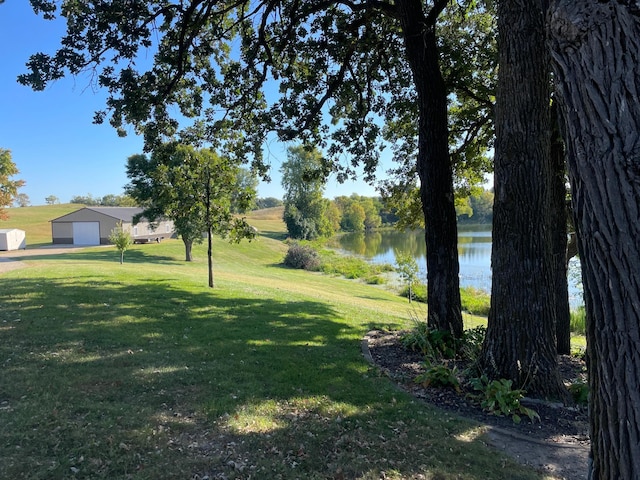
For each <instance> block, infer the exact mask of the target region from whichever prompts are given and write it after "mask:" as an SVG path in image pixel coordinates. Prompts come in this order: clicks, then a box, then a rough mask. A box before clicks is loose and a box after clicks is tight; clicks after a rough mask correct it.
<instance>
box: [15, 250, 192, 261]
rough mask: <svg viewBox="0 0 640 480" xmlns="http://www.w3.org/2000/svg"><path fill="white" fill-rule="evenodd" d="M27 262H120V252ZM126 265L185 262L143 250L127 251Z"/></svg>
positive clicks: (77, 253)
mask: <svg viewBox="0 0 640 480" xmlns="http://www.w3.org/2000/svg"><path fill="white" fill-rule="evenodd" d="M24 259H25V260H37V261H45V262H46V261H49V260H50V261H55V262H58V261H71V262H77V263H82V262H115V263H118V262H120V252H119V251H118V250H117V249H116V248H115V247H112V248H101V249H97V250H96V249H91V250H88V251H70V252H69V253H56V254H55V255H51V254H43V255H29V256H27V257H24ZM124 262H125V263H164V264H178V263H184V260H182V261H181V260H179V259H177V258H174V257H171V256H168V255H159V254H157V253H153V252H150V251H144V250H143V249H142V248H138V249H131V250H127V251H125V253H124Z"/></svg>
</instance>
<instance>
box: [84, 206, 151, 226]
mask: <svg viewBox="0 0 640 480" xmlns="http://www.w3.org/2000/svg"><path fill="white" fill-rule="evenodd" d="M86 208H87V210H93V211H94V212H99V213H102V214H104V215H108V216H109V217H113V218H117V219H118V220H122V221H123V222H127V223H131V221H132V220H133V216H134V215H137V214H138V213H142V208H140V207H86Z"/></svg>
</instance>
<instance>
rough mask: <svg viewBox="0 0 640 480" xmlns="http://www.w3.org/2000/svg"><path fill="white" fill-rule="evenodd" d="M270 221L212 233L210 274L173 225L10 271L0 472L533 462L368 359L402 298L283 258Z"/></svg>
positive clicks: (422, 470) (459, 466) (243, 471)
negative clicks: (139, 241) (503, 449)
mask: <svg viewBox="0 0 640 480" xmlns="http://www.w3.org/2000/svg"><path fill="white" fill-rule="evenodd" d="M265 221H266V222H274V221H273V220H265ZM273 225H275V223H273ZM275 234H277V228H274V229H273V231H272V233H267V236H262V237H261V238H260V239H259V240H258V241H256V242H252V243H242V244H240V245H229V244H227V243H224V242H222V241H216V242H215V243H214V269H215V280H216V288H214V289H209V288H207V287H206V282H207V274H206V255H205V248H204V246H200V247H198V248H196V249H195V250H194V253H195V261H194V262H191V263H185V262H183V261H182V258H183V256H184V252H183V247H182V244H181V242H179V241H167V242H163V243H161V244H152V245H136V246H134V247H133V248H132V249H131V250H129V251H127V252H126V253H125V263H124V264H123V265H120V264H119V263H118V252H117V251H116V250H115V249H114V248H111V247H106V248H105V247H102V248H88V249H85V250H82V251H80V252H74V253H66V254H63V255H56V256H45V255H42V256H32V257H28V258H25V263H26V267H25V268H23V269H20V270H14V271H11V272H8V273H5V274H2V276H0V304H1V305H2V308H1V309H0V330H1V333H0V361H2V375H0V458H2V461H1V462H0V478H11V479H19V478H28V479H63V478H65V479H66V478H92V479H94V478H109V479H113V478H118V479H119V478H123V479H124V478H131V479H159V478H163V479H165V478H167V479H168V478H172V479H173V478H185V479H191V478H205V477H207V476H208V478H212V479H213V478H229V479H232V478H238V479H240V478H285V479H287V478H291V479H293V478H304V479H320V478H322V479H324V478H361V479H374V478H376V479H377V478H382V477H385V478H392V479H393V478H395V479H400V478H415V479H417V478H427V479H428V478H430V479H436V478H437V479H454V478H455V479H533V478H542V477H541V476H540V475H539V474H537V473H535V472H533V471H531V470H527V469H525V468H524V467H520V466H517V465H515V464H514V463H513V462H511V461H509V460H508V459H506V458H504V457H502V456H501V455H500V454H498V453H497V452H495V451H493V450H489V449H488V448H487V447H486V444H485V441H484V439H483V432H482V430H481V429H478V427H477V426H476V425H474V424H472V423H470V422H467V421H464V420H462V419H459V418H456V417H453V416H451V415H449V414H446V413H444V412H442V411H439V410H436V409H433V408H431V407H429V406H427V405H425V404H422V403H421V402H417V401H415V400H414V399H413V398H412V397H411V396H409V395H407V394H405V393H403V392H401V391H399V390H397V389H396V388H395V387H394V386H393V384H392V382H390V381H389V380H388V379H387V378H386V377H385V376H384V375H381V374H380V373H379V372H378V371H377V370H376V369H375V368H372V367H371V366H370V365H369V364H367V362H366V361H365V360H364V359H363V357H362V355H361V352H360V341H361V338H362V335H363V334H364V333H365V332H366V331H367V330H370V329H373V328H405V327H407V326H408V325H409V324H410V320H409V318H410V312H409V311H408V306H407V303H406V300H405V299H402V298H400V297H398V296H397V295H395V294H394V293H392V292H388V291H386V290H385V289H382V288H376V287H373V286H369V285H366V284H364V283H362V282H355V281H349V280H346V279H343V278H336V277H330V276H326V275H319V274H317V273H310V272H306V271H302V270H291V269H287V268H283V267H282V266H281V260H282V258H283V257H284V253H285V251H286V246H285V245H284V244H283V243H282V242H280V241H277V240H274V239H273V238H272V236H273V235H275Z"/></svg>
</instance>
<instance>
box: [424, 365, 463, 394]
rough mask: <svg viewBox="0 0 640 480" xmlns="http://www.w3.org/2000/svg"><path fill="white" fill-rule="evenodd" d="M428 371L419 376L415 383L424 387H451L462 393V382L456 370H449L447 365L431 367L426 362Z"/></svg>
mask: <svg viewBox="0 0 640 480" xmlns="http://www.w3.org/2000/svg"><path fill="white" fill-rule="evenodd" d="M425 367H426V370H425V371H424V373H421V374H420V375H418V376H417V377H416V378H415V379H414V382H415V383H418V384H420V385H422V386H423V387H430V386H431V387H451V388H453V389H454V390H456V391H457V392H459V391H460V382H459V381H458V377H457V376H456V369H455V367H454V368H449V367H447V366H446V365H442V364H437V365H431V363H429V362H425Z"/></svg>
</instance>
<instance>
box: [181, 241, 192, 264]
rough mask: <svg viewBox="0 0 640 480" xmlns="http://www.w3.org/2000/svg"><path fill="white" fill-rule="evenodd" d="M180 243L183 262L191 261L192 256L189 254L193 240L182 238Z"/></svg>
mask: <svg viewBox="0 0 640 480" xmlns="http://www.w3.org/2000/svg"><path fill="white" fill-rule="evenodd" d="M182 243H184V260H185V261H186V262H191V261H193V254H192V253H191V250H192V247H193V240H191V239H189V238H185V237H184V236H182Z"/></svg>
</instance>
